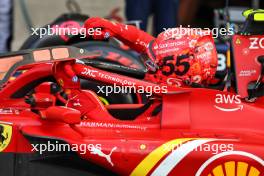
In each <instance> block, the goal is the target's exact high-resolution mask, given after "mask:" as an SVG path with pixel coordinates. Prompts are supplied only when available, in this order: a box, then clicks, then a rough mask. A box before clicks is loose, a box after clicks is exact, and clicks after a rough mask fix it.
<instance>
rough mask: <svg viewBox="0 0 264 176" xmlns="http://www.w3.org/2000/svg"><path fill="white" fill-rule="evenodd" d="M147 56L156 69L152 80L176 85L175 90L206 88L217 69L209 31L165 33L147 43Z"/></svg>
mask: <svg viewBox="0 0 264 176" xmlns="http://www.w3.org/2000/svg"><path fill="white" fill-rule="evenodd" d="M180 30H182V31H185V32H182V31H180ZM148 56H149V57H150V58H151V59H152V60H153V61H155V63H156V64H157V65H158V66H159V69H158V71H157V72H156V73H155V76H156V77H155V79H156V80H157V76H158V80H160V82H167V83H168V84H175V82H176V84H177V85H178V86H181V85H182V83H185V84H192V83H197V84H203V85H206V84H209V83H210V80H212V78H214V75H215V72H216V68H217V52H216V48H215V44H214V40H213V38H212V35H211V32H210V31H202V30H200V31H199V30H196V29H191V28H172V29H168V30H166V31H165V32H163V33H161V34H159V36H158V37H157V39H155V40H154V41H152V42H151V43H150V45H149V48H148ZM172 80H173V81H172Z"/></svg>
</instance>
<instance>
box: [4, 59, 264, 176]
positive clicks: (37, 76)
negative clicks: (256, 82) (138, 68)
mask: <svg viewBox="0 0 264 176" xmlns="http://www.w3.org/2000/svg"><path fill="white" fill-rule="evenodd" d="M17 70H27V71H26V72H24V73H23V74H21V75H19V76H18V77H16V78H15V79H14V80H13V81H10V82H8V83H7V84H5V86H4V87H3V88H2V90H1V91H0V110H1V111H0V125H2V126H4V127H6V129H9V134H11V136H10V135H9V139H10V141H7V142H8V143H7V145H6V146H5V147H1V148H0V149H3V152H15V153H27V152H28V153H31V152H34V151H32V145H31V144H30V142H29V141H28V140H27V139H26V138H25V136H31V137H39V138H48V139H57V140H61V141H64V142H66V143H68V144H70V145H78V146H81V145H82V144H87V145H89V146H90V147H89V148H88V150H87V151H86V152H85V153H81V151H77V153H78V154H79V156H80V157H81V158H84V159H86V160H88V161H91V162H93V163H96V164H98V165H100V166H102V167H104V168H106V169H108V170H111V171H113V172H114V173H117V174H119V175H167V174H169V175H180V176H183V175H184V176H185V175H186V176H192V175H196V176H199V175H202V176H204V175H206V176H207V175H215V176H217V174H220V175H221V173H223V174H226V175H227V173H233V172H234V173H243V172H245V173H246V174H248V175H250V174H252V175H254V174H255V175H256V176H257V175H259V176H260V175H263V174H264V161H263V158H264V150H263V146H264V137H263V135H264V130H263V124H264V117H263V112H264V98H259V99H258V100H257V101H256V102H254V103H248V102H244V101H243V100H242V99H240V96H239V95H236V94H235V93H231V92H224V91H219V90H213V89H204V88H179V87H178V88H176V87H170V86H168V87H167V93H165V94H161V93H155V92H153V95H152V97H151V100H152V102H151V103H150V106H148V107H147V108H146V109H145V110H144V111H143V112H142V113H141V114H139V115H138V116H137V117H136V118H135V119H134V120H129V121H128V120H118V119H116V118H115V117H114V116H113V115H111V114H110V113H109V110H110V109H111V110H119V111H120V110H122V109H123V110H124V111H125V110H126V109H129V110H131V109H135V110H136V109H139V108H142V106H144V105H141V104H129V105H128V104H125V105H124V104H120V105H109V106H104V105H103V104H102V103H101V102H100V101H99V99H98V98H97V97H96V95H95V94H94V93H93V92H91V91H87V90H82V89H81V88H80V78H82V79H92V80H96V81H100V82H102V83H105V84H110V85H113V84H116V85H121V86H126V85H127V84H130V85H131V83H132V84H133V85H134V86H135V87H136V88H139V87H140V86H142V87H145V88H147V87H153V88H154V87H159V86H162V85H157V84H155V83H150V82H146V81H143V80H138V79H135V78H131V77H127V76H123V75H119V74H115V73H111V72H107V71H104V70H100V69H98V68H94V67H92V66H87V65H84V64H80V63H76V62H75V60H74V59H68V60H58V61H54V62H49V61H46V62H44V63H43V62H41V63H36V64H31V65H25V66H21V67H19V68H18V69H17ZM17 70H15V71H14V72H16V71H17ZM74 76H77V77H78V80H75V81H73V77H74ZM46 78H53V79H55V81H56V82H57V83H58V84H60V86H61V87H62V90H63V91H64V92H65V93H66V94H67V95H68V100H67V102H66V105H65V107H64V108H65V111H62V112H65V113H62V112H60V110H61V109H56V108H57V107H58V106H56V105H55V104H54V103H51V104H49V103H46V104H45V103H44V104H43V103H40V105H41V107H38V106H37V107H34V108H33V107H31V106H30V105H29V104H27V103H25V96H21V97H20V96H19V95H22V93H20V94H18V92H21V89H23V88H24V87H25V86H27V85H29V84H32V83H33V82H36V81H38V80H42V82H41V81H40V82H38V84H40V83H45V82H49V81H50V80H47V79H46ZM110 78H118V80H117V79H110ZM120 80H122V81H120ZM35 87H37V84H36V85H34V86H33V88H35ZM28 89H29V88H28ZM31 89H32V87H31ZM36 90H37V91H36V92H35V96H37V97H40V98H39V99H40V101H38V102H41V100H43V101H46V100H47V102H49V101H51V102H54V100H52V99H54V98H55V99H57V98H58V97H57V96H56V95H52V94H49V91H47V90H46V89H45V88H44V89H43V87H42V88H37V89H36ZM45 94H46V95H47V94H48V95H49V96H46V97H42V96H43V95H45ZM76 97H77V98H76ZM45 98H48V99H46V100H45ZM46 106H50V107H51V108H50V107H47V108H46ZM158 106H161V109H160V110H159V111H157V113H153V111H155V109H157V107H158ZM33 109H34V110H38V111H39V112H40V113H36V112H35V111H32V110H33ZM56 114H60V115H61V116H60V117H57V118H56ZM69 114H70V115H72V116H71V117H69ZM80 114H81V116H82V118H81V119H79V120H78V117H79V116H80ZM128 115H129V114H128ZM62 117H68V118H69V119H67V120H64V119H62ZM10 130H11V133H10ZM5 132H7V131H5ZM3 134H4V133H3ZM5 137H6V138H7V136H5ZM95 146H100V147H99V148H97V147H95ZM35 152H36V151H35Z"/></svg>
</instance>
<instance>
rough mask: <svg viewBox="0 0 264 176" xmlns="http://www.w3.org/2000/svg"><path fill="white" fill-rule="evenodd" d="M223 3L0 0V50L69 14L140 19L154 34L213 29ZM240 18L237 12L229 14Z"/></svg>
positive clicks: (238, 3) (250, 2)
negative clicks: (170, 29) (169, 30)
mask: <svg viewBox="0 0 264 176" xmlns="http://www.w3.org/2000/svg"><path fill="white" fill-rule="evenodd" d="M225 6H226V0H217V1H215V0H96V1H95V0H57V1H54V0H44V1H43V0H0V29H1V30H0V41H1V42H0V51H2V52H6V51H8V50H10V49H12V50H18V49H19V48H20V46H21V45H22V44H23V42H24V41H25V40H26V39H27V38H28V37H29V35H30V31H29V29H30V28H29V27H30V26H32V27H41V26H44V25H47V24H49V23H51V22H53V21H54V20H55V19H56V18H57V17H58V16H60V15H61V14H63V13H68V12H69V11H74V12H76V13H82V14H85V15H89V16H100V17H109V16H111V17H113V18H115V19H116V20H117V21H118V20H119V21H123V22H124V21H134V20H140V21H141V23H140V24H141V25H140V27H141V28H142V29H143V30H146V31H148V32H149V33H152V34H153V35H157V34H158V33H160V32H161V30H162V28H168V27H176V26H179V25H185V26H186V25H191V26H192V27H213V26H214V25H215V9H221V8H224V7H225ZM229 6H232V7H235V8H245V9H247V8H252V7H254V8H263V7H264V1H263V0H230V1H229ZM232 15H233V16H235V17H236V16H241V13H240V11H239V13H233V14H232Z"/></svg>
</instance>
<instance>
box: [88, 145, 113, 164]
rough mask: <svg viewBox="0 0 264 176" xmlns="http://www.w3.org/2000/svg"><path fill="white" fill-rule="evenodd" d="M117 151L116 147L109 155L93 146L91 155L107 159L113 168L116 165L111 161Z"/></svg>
mask: <svg viewBox="0 0 264 176" xmlns="http://www.w3.org/2000/svg"><path fill="white" fill-rule="evenodd" d="M116 149H117V147H114V148H113V149H112V150H111V152H110V153H109V154H108V155H107V154H105V153H103V152H102V150H100V149H98V148H96V147H94V146H93V147H92V148H91V154H94V155H98V156H101V157H103V158H105V159H106V160H107V161H108V162H109V163H110V164H111V165H112V166H114V163H113V162H112V160H111V155H112V153H113V151H115V150H116Z"/></svg>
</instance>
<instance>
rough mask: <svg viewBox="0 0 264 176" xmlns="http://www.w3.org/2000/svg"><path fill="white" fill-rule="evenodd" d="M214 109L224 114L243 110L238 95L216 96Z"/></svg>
mask: <svg viewBox="0 0 264 176" xmlns="http://www.w3.org/2000/svg"><path fill="white" fill-rule="evenodd" d="M215 103H216V105H214V107H215V108H216V109H218V110H220V111H224V112H234V111H238V110H243V105H242V104H241V103H242V102H241V99H240V96H239V95H229V94H227V95H225V94H216V97H215Z"/></svg>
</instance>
